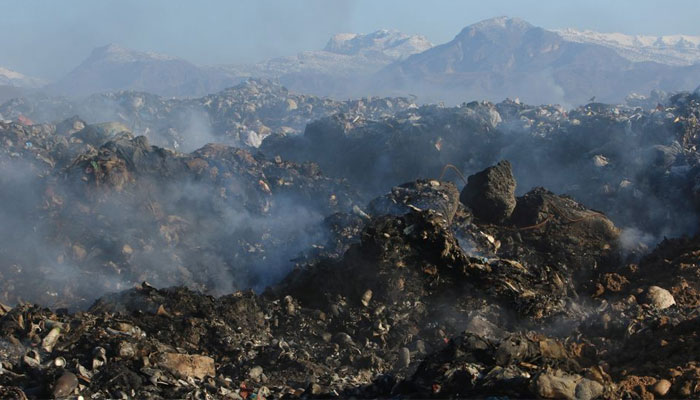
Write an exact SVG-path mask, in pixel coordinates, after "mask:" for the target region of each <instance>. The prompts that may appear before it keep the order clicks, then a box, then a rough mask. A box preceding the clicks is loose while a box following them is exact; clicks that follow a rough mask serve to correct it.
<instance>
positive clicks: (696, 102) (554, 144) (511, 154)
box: [260, 93, 700, 247]
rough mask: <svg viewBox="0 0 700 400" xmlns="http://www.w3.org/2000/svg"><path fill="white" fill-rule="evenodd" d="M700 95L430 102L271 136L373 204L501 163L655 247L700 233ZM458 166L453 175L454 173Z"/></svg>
mask: <svg viewBox="0 0 700 400" xmlns="http://www.w3.org/2000/svg"><path fill="white" fill-rule="evenodd" d="M699 117H700V94H698V93H679V94H676V95H673V96H669V97H668V101H667V102H666V103H665V104H663V105H661V104H660V105H658V107H657V106H654V108H651V109H643V108H641V107H636V108H632V107H628V106H612V105H606V104H600V103H591V104H588V105H585V106H581V107H578V108H575V109H572V110H568V111H567V110H565V109H564V108H562V107H559V106H554V105H543V106H529V105H525V104H522V103H520V102H519V101H517V100H506V101H504V102H501V103H498V104H492V103H488V102H472V103H467V104H463V105H462V106H460V107H440V106H437V105H425V106H421V107H418V108H413V109H409V110H405V111H400V112H398V113H396V114H395V115H392V116H390V117H386V118H381V119H378V120H374V121H366V120H355V119H354V118H353V117H350V116H345V115H342V114H336V115H333V116H329V117H326V118H323V119H320V120H318V121H314V122H312V123H310V124H309V125H308V126H307V128H306V130H305V132H304V135H303V136H295V137H289V136H279V135H271V136H269V137H268V138H266V139H265V140H264V142H263V144H262V145H261V147H260V150H261V151H262V152H263V153H265V154H267V155H268V156H275V155H280V156H282V157H283V158H285V159H289V160H294V161H300V160H311V161H314V162H316V163H318V164H319V165H320V166H321V168H322V169H323V171H324V172H325V173H327V174H328V175H330V176H336V177H343V178H346V179H348V180H349V181H350V182H351V183H352V184H353V185H354V186H355V187H357V188H358V189H359V190H361V191H363V192H365V193H368V194H369V195H368V197H369V198H371V197H373V196H376V195H378V194H380V193H382V192H383V191H384V190H386V186H387V185H398V184H401V183H402V182H406V181H411V180H414V179H417V178H428V177H429V178H437V177H440V176H441V175H443V176H444V177H445V178H446V179H449V180H452V181H454V182H456V183H458V184H459V185H460V186H461V185H463V184H464V183H463V182H462V180H461V179H460V178H459V176H458V175H457V173H455V172H454V169H456V170H457V171H458V172H461V173H462V174H464V175H469V174H472V173H475V172H477V171H479V170H481V169H483V168H485V167H487V166H489V165H493V164H494V163H496V162H498V160H500V159H508V160H510V162H511V163H512V164H513V166H514V169H515V173H516V178H517V179H518V182H520V185H519V190H520V191H519V193H518V194H524V193H525V192H526V191H527V190H529V189H531V188H533V187H535V186H545V187H547V188H548V189H550V190H552V191H554V192H556V193H565V194H567V195H571V196H572V197H574V198H576V199H577V200H579V201H582V202H583V203H584V204H586V205H588V206H589V207H592V208H594V209H598V210H602V211H604V212H606V213H607V214H608V215H610V216H611V217H612V219H613V220H614V221H616V222H617V223H618V224H619V225H621V226H622V227H624V228H628V232H626V236H628V237H633V236H638V237H639V238H640V240H635V242H643V243H645V245H646V246H647V247H649V246H653V244H654V243H656V242H658V241H660V240H661V239H662V238H663V237H664V236H668V237H674V236H678V235H682V234H686V233H694V232H696V231H697V226H698V219H697V211H698V209H699V207H700V202H699V201H698V199H699V198H700V195H699V193H700V162H699V158H698V153H697V146H698V144H699V143H698V140H699V136H698V132H699V129H700V128H699V126H698V118H699ZM448 164H449V165H452V166H454V167H455V168H453V169H448V170H444V168H445V166H446V165H448Z"/></svg>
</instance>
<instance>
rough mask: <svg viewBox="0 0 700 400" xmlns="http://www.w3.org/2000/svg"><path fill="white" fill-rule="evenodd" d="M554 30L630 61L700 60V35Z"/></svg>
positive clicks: (681, 62) (688, 62)
mask: <svg viewBox="0 0 700 400" xmlns="http://www.w3.org/2000/svg"><path fill="white" fill-rule="evenodd" d="M554 32H556V33H558V34H559V35H561V36H562V37H563V38H564V39H566V40H568V41H571V42H577V43H592V44H598V45H601V46H605V47H608V48H611V49H613V50H615V52H617V53H618V54H619V55H621V56H623V57H625V58H627V59H629V60H631V61H653V62H658V63H660V64H668V65H692V64H696V63H698V62H700V36H689V35H666V36H652V35H625V34H622V33H601V32H595V31H590V30H583V31H579V30H575V29H562V30H555V31H554Z"/></svg>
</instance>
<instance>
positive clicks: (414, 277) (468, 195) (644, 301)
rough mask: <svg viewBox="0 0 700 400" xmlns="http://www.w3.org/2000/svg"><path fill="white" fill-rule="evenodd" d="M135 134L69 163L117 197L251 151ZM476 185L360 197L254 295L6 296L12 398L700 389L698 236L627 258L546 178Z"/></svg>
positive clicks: (494, 176) (610, 228) (485, 180)
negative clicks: (85, 299)
mask: <svg viewBox="0 0 700 400" xmlns="http://www.w3.org/2000/svg"><path fill="white" fill-rule="evenodd" d="M143 140H144V139H143V138H134V139H129V140H125V139H124V140H116V141H112V142H109V143H108V144H107V145H105V146H103V147H102V149H101V150H100V152H99V153H98V154H97V155H95V156H93V157H92V158H84V159H81V160H82V161H80V162H79V163H78V164H76V165H75V166H74V167H71V168H69V171H68V172H67V176H68V177H70V176H72V175H73V174H83V175H82V176H84V177H87V182H85V185H86V187H89V188H90V191H92V192H93V193H100V192H101V191H103V190H106V189H107V188H109V193H110V195H112V196H114V195H115V193H118V192H119V189H118V187H119V184H120V183H121V182H123V183H124V186H123V188H122V189H121V190H122V191H127V190H128V187H129V186H128V185H129V182H130V180H131V179H139V178H138V176H141V175H148V174H151V173H155V172H154V171H161V172H162V171H163V170H162V169H163V168H165V167H166V166H167V165H169V163H174V164H176V165H180V166H181V168H182V170H178V169H176V168H169V169H167V170H168V171H172V172H171V173H172V174H173V175H175V174H176V173H186V172H185V171H193V170H194V171H196V170H198V168H200V167H201V168H202V171H203V172H201V173H200V176H202V175H209V177H208V178H206V179H210V178H211V174H212V172H211V169H209V170H207V169H206V167H205V163H206V164H208V165H210V166H211V164H212V163H215V162H216V163H217V164H218V167H219V168H221V166H223V165H226V164H225V163H226V161H225V160H227V158H226V157H224V156H223V155H222V153H224V154H226V153H227V152H234V153H236V152H238V157H244V156H245V154H247V153H245V152H243V153H241V152H242V150H234V149H231V148H226V147H223V146H208V147H205V148H204V149H201V150H200V151H198V152H195V153H193V154H190V155H175V154H172V155H167V156H164V154H166V153H164V150H162V149H158V148H152V147H151V148H148V147H144V144H143ZM104 150H109V151H110V152H111V153H109V154H107V153H106V152H103V151H104ZM154 153H155V154H154ZM124 154H140V155H139V156H134V157H132V158H123V156H122V155H124ZM231 157H232V158H233V159H236V157H233V156H231ZM247 159H248V162H251V163H252V162H253V161H254V159H252V157H250V156H248V158H247ZM127 160H129V162H127ZM156 160H157V161H156ZM194 160H201V161H194ZM180 161H182V163H180ZM255 161H257V162H258V163H262V164H263V165H267V166H268V168H273V165H271V164H274V163H273V162H265V161H259V160H255ZM131 162H133V165H134V166H133V167H130V166H129V165H130V163H131ZM229 162H231V161H229ZM93 163H96V164H97V167H95V166H94V164H93ZM187 163H190V164H194V165H188V164H187ZM238 163H240V164H242V163H243V162H242V161H238ZM267 163H269V164H267ZM124 164H126V165H124ZM240 164H235V163H233V162H231V165H240ZM89 166H93V168H94V170H93V171H92V172H91V173H90V174H86V172H85V168H88V167H89ZM293 166H294V164H289V168H290V170H291V171H294V169H292V167H293ZM134 167H135V168H134ZM130 168H133V169H130ZM209 168H211V167H209ZM239 168H240V167H239ZM277 168H279V167H277ZM233 169H234V167H230V169H229V171H232V170H233ZM132 170H133V171H137V176H132V175H131V171H132ZM96 171H103V172H105V173H106V174H105V175H104V176H103V175H101V173H99V174H98V173H96ZM225 171H226V170H225V169H223V168H221V170H220V172H219V174H220V175H225V174H226V172H225ZM190 173H193V172H190ZM245 173H246V172H243V171H239V174H245ZM248 173H252V172H248ZM239 174H236V175H235V176H239ZM202 179H204V177H202ZM299 179H302V182H304V181H303V179H304V178H303V175H302V177H300V178H299ZM318 179H321V178H318ZM323 179H325V180H322V181H321V182H326V184H328V185H330V184H331V183H332V181H330V180H328V179H327V178H323ZM81 181H82V180H81ZM243 182H245V181H243ZM265 182H266V184H267V185H268V186H270V185H272V182H273V181H272V180H267V181H265ZM468 182H469V183H468V184H467V185H466V187H465V188H464V189H462V190H461V191H460V190H459V189H458V188H457V187H456V186H455V185H454V184H452V183H450V182H447V181H439V180H430V179H428V180H417V181H411V182H408V183H405V184H402V185H400V186H397V187H395V188H393V189H391V191H390V192H389V193H385V194H384V195H382V196H379V197H377V198H375V199H374V200H372V201H370V202H369V203H368V204H367V205H366V206H363V207H360V206H359V205H357V204H353V205H352V206H350V204H351V203H349V202H348V203H347V205H348V207H346V208H345V210H340V211H337V212H335V213H332V214H330V215H329V216H328V217H327V218H326V219H325V221H324V222H323V223H322V225H323V226H324V227H325V229H326V230H327V234H326V235H325V237H323V238H322V239H319V240H318V241H317V242H316V243H315V244H314V245H313V246H309V247H308V250H307V251H305V252H303V253H302V254H300V255H299V257H298V258H297V259H296V267H295V269H294V270H293V271H292V272H291V273H290V274H288V275H287V276H286V277H285V278H284V279H282V280H280V281H279V282H278V283H276V284H273V285H270V286H269V287H268V288H267V289H266V290H264V291H263V292H261V293H259V294H256V293H254V292H252V291H245V290H244V291H237V292H234V293H233V294H225V295H223V296H220V297H213V296H210V295H206V294H202V293H201V292H199V291H195V290H192V289H187V288H184V287H171V288H166V289H158V288H156V287H154V286H152V285H151V284H149V283H147V282H142V283H140V284H138V285H136V286H135V287H133V288H131V289H128V290H125V291H122V292H118V293H114V294H108V295H105V296H103V297H102V298H100V299H99V300H97V301H96V302H95V303H94V304H92V306H90V307H89V308H88V309H87V310H86V311H83V312H71V311H68V310H65V309H55V308H54V309H48V308H43V307H40V306H37V305H31V304H27V303H20V304H17V305H15V306H14V307H10V306H5V305H3V306H2V307H1V308H0V337H2V341H0V354H1V355H2V357H1V358H2V362H1V363H0V365H1V366H2V369H0V372H1V373H0V388H1V389H0V395H2V396H4V397H6V398H13V397H14V398H47V397H53V398H64V397H74V396H78V395H79V396H83V398H88V397H89V398H154V399H156V398H231V399H253V398H280V397H285V398H317V397H319V398H321V397H322V398H328V397H337V398H347V397H350V396H355V397H357V398H376V397H397V398H428V397H430V398H454V397H485V396H507V397H525V398H533V397H541V398H565V399H594V398H611V399H612V398H649V399H651V398H656V397H660V398H662V397H696V396H698V395H700V374H698V372H700V370H698V369H697V368H698V367H697V360H696V358H697V351H698V350H699V349H700V346H699V343H700V341H698V336H697V332H698V329H697V327H698V323H699V321H700V320H699V318H700V315H698V313H697V311H698V305H699V303H698V300H699V299H700V296H699V295H698V292H697V288H698V283H699V279H700V276H699V275H698V265H697V254H699V253H700V241H698V239H697V238H695V239H674V240H668V241H666V242H664V243H662V244H661V245H660V246H659V248H657V249H656V250H655V251H654V252H652V253H651V254H649V255H647V256H646V257H645V258H643V259H642V260H641V261H640V262H639V263H632V262H629V261H628V260H629V259H628V257H625V255H624V254H623V251H622V250H623V249H622V248H621V246H620V230H619V229H618V228H617V227H616V226H615V225H614V224H613V223H612V222H611V220H610V219H608V218H607V217H606V216H605V215H603V214H602V213H600V212H597V211H594V210H591V209H588V208H586V207H585V206H583V205H581V204H580V203H578V202H576V201H575V200H573V199H571V198H569V197H563V196H559V195H556V194H553V193H551V192H549V191H547V190H545V189H543V188H536V189H533V190H531V191H529V192H527V193H526V194H525V195H522V196H519V197H516V195H515V192H516V186H517V182H516V180H515V179H514V178H513V172H512V170H511V164H510V163H508V162H506V161H504V162H500V163H498V164H497V165H494V166H492V167H489V168H487V169H486V170H484V171H481V172H479V173H478V174H475V175H473V176H470V177H469V179H468ZM241 185H244V183H241ZM299 185H301V183H299ZM270 188H272V186H270ZM249 189H250V190H253V189H252V188H249ZM255 190H257V189H255ZM272 193H273V194H272V197H271V198H270V199H271V200H274V199H275V198H276V197H275V196H276V191H272ZM487 200H488V201H491V202H493V204H496V205H497V206H496V207H494V208H489V207H485V206H484V204H487V202H486V201H487ZM260 204H261V203H260V202H259V201H258V202H255V203H254V205H255V206H260ZM328 211H329V212H330V211H331V210H330V209H328ZM185 218H187V217H185ZM99 220H100V218H93V221H99ZM172 223H173V224H178V223H180V222H179V221H178V220H175V221H174V222H172ZM166 231H167V232H172V231H170V230H166ZM175 232H177V230H176V231H175ZM181 237H182V239H181V240H185V239H186V234H182V235H181ZM192 273H193V274H195V273H201V272H197V271H195V270H193V271H192Z"/></svg>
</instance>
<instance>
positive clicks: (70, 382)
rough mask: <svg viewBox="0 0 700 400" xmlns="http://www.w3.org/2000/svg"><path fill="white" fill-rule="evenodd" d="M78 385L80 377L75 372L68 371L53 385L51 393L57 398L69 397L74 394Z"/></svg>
mask: <svg viewBox="0 0 700 400" xmlns="http://www.w3.org/2000/svg"><path fill="white" fill-rule="evenodd" d="M76 387H78V377H77V376H75V374H74V373H72V372H69V371H66V372H64V373H63V375H61V377H60V378H58V380H57V381H56V383H55V384H54V385H53V390H52V391H51V394H53V397H54V398H57V399H60V398H63V397H68V396H70V395H72V394H73V391H74V390H75V388H76Z"/></svg>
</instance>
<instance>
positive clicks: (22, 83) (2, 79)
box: [0, 67, 45, 88]
mask: <svg viewBox="0 0 700 400" xmlns="http://www.w3.org/2000/svg"><path fill="white" fill-rule="evenodd" d="M44 84H45V82H44V81H43V80H41V79H38V78H33V77H31V76H26V75H24V74H21V73H19V72H17V71H13V70H10V69H7V68H3V67H0V85H1V86H14V87H21V88H38V87H40V86H42V85H44Z"/></svg>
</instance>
